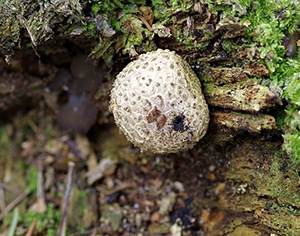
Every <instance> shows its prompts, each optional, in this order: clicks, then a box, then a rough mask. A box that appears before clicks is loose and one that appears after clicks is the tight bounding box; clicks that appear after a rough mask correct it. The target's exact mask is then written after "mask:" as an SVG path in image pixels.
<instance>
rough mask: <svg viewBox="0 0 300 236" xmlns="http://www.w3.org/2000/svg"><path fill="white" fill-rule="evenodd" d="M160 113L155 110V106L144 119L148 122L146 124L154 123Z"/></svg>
mask: <svg viewBox="0 0 300 236" xmlns="http://www.w3.org/2000/svg"><path fill="white" fill-rule="evenodd" d="M160 113H161V111H160V110H158V109H157V107H156V106H155V107H154V108H153V109H152V110H151V111H150V112H149V113H148V115H147V116H146V119H147V121H148V123H149V124H150V123H152V122H154V121H156V120H157V118H158V117H159V116H160Z"/></svg>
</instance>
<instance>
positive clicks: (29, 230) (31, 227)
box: [26, 219, 36, 236]
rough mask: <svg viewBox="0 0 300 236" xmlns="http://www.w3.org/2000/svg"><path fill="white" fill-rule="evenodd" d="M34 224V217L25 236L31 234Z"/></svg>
mask: <svg viewBox="0 0 300 236" xmlns="http://www.w3.org/2000/svg"><path fill="white" fill-rule="evenodd" d="M35 224H36V219H34V220H33V221H32V222H31V224H30V227H29V229H28V231H27V233H26V236H31V235H32V234H33V231H34V228H35Z"/></svg>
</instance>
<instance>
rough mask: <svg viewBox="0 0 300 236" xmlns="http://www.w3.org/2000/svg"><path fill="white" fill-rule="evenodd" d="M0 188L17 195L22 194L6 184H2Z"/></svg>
mask: <svg viewBox="0 0 300 236" xmlns="http://www.w3.org/2000/svg"><path fill="white" fill-rule="evenodd" d="M0 188H3V189H5V190H7V191H9V192H12V193H15V194H20V191H19V190H18V189H17V188H15V187H12V186H10V185H8V184H5V183H0Z"/></svg>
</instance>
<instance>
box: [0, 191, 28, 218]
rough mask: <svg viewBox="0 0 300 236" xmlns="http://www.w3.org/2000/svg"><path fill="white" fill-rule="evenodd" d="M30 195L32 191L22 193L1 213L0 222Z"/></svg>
mask: <svg viewBox="0 0 300 236" xmlns="http://www.w3.org/2000/svg"><path fill="white" fill-rule="evenodd" d="M29 194H30V189H26V190H25V191H24V192H23V193H21V194H20V195H19V196H18V197H16V198H15V200H13V201H12V202H11V203H10V204H9V205H8V206H7V207H6V208H5V209H4V210H3V211H2V212H1V213H0V221H1V220H2V219H3V217H4V216H5V215H6V214H8V213H9V212H10V211H11V210H12V209H14V208H15V207H16V206H17V205H18V204H19V203H20V202H21V201H22V200H23V199H24V198H26V197H27V196H28V195H29Z"/></svg>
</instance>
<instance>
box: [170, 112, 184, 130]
mask: <svg viewBox="0 0 300 236" xmlns="http://www.w3.org/2000/svg"><path fill="white" fill-rule="evenodd" d="M184 118H185V115H183V114H182V115H180V116H176V117H175V118H174V120H173V130H175V131H179V132H183V131H184Z"/></svg>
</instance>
